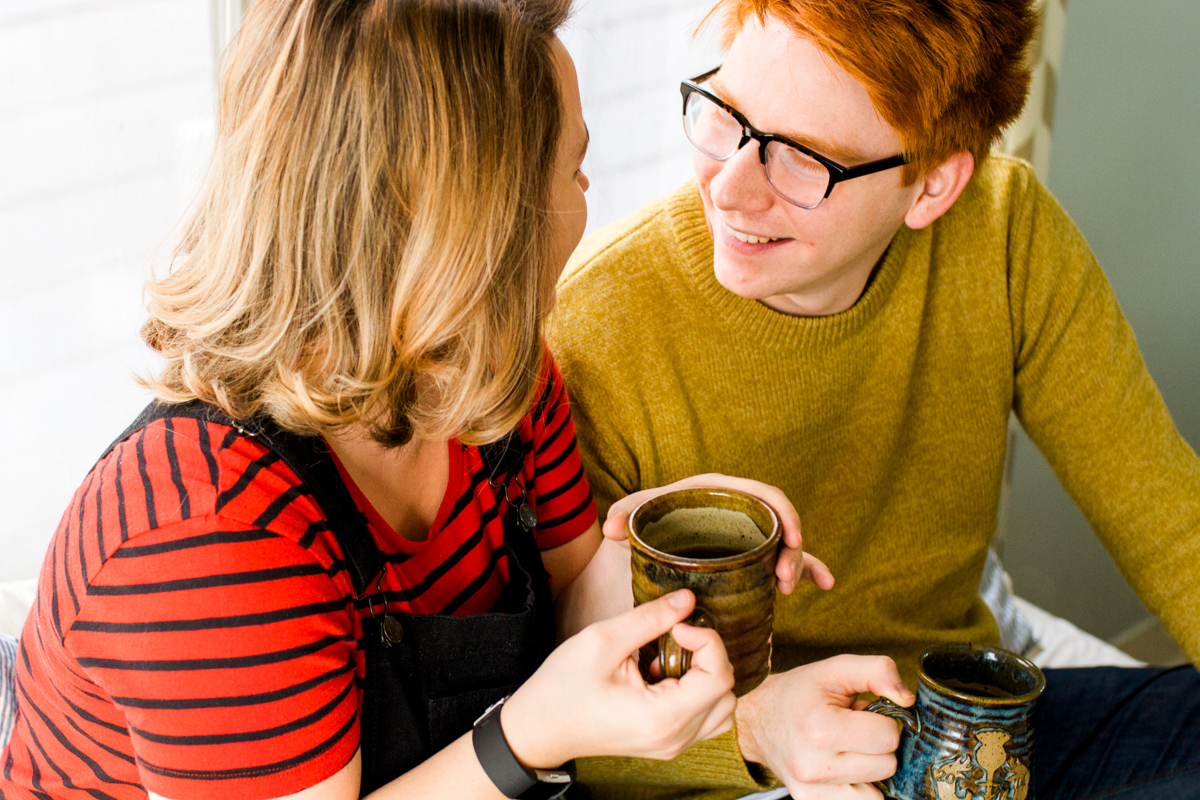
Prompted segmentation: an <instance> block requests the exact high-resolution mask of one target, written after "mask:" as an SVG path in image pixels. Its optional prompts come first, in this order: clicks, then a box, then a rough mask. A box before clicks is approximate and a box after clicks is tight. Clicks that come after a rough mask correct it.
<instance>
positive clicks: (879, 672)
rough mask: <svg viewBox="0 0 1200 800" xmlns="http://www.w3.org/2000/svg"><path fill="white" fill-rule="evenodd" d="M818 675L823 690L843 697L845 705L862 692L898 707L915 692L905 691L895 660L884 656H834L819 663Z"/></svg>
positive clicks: (907, 702) (906, 704)
mask: <svg viewBox="0 0 1200 800" xmlns="http://www.w3.org/2000/svg"><path fill="white" fill-rule="evenodd" d="M820 677H821V678H822V681H821V682H822V683H823V684H824V688H825V690H826V691H829V692H832V693H834V694H837V695H839V696H841V697H843V698H845V699H846V701H847V703H846V705H849V704H850V701H851V700H853V698H855V697H857V696H858V695H859V694H861V693H863V692H871V693H872V694H875V695H878V696H879V697H886V698H888V699H889V700H891V701H893V702H895V703H897V704H898V705H902V706H910V705H912V704H913V702H914V701H915V700H916V695H914V694H913V693H912V692H911V691H909V689H908V687H907V686H905V685H904V680H903V679H902V678H901V677H900V671H899V670H897V669H896V662H895V661H892V659H890V658H888V657H887V656H853V655H843V656H835V657H834V658H830V659H827V660H825V661H823V662H821V670H820Z"/></svg>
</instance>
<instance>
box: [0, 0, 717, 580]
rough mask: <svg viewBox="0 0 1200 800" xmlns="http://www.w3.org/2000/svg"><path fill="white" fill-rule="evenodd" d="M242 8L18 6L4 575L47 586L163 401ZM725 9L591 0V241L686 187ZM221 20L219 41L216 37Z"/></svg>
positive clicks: (4, 133) (5, 321)
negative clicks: (59, 537) (171, 320)
mask: <svg viewBox="0 0 1200 800" xmlns="http://www.w3.org/2000/svg"><path fill="white" fill-rule="evenodd" d="M233 5H234V1H233V0H0V176H3V179H2V180H0V430H2V431H3V439H4V442H5V445H4V453H5V455H6V456H7V457H5V458H3V459H0V506H2V507H3V508H4V509H5V511H6V514H5V520H6V526H7V527H6V528H5V529H4V530H3V531H0V581H4V580H12V579H17V578H25V577H33V576H35V575H36V574H37V572H38V569H39V566H40V564H41V561H42V555H43V553H44V551H45V548H46V544H47V542H48V541H49V538H50V536H51V534H52V533H53V531H54V528H55V526H56V525H57V523H58V520H59V518H60V516H61V515H62V511H63V509H64V508H65V507H66V505H67V503H68V502H69V500H70V498H71V495H72V493H73V492H74V491H75V489H76V487H77V486H78V484H79V482H80V480H81V479H82V478H83V477H84V476H85V475H86V473H87V471H88V469H89V468H90V467H91V465H92V463H93V462H94V460H95V459H96V457H97V456H98V455H99V454H100V453H101V452H102V451H103V449H104V448H105V447H106V446H107V444H108V443H109V442H110V441H111V440H112V439H113V438H114V437H115V436H116V435H117V434H118V433H120V431H121V430H122V429H123V428H124V427H125V425H126V424H127V423H128V421H129V420H131V419H132V418H133V417H134V415H135V414H136V413H137V411H138V410H139V409H140V408H141V407H142V406H143V405H144V404H145V403H146V402H147V400H148V396H147V395H146V393H145V392H144V391H143V390H141V389H140V388H139V387H138V386H137V385H136V384H135V383H134V381H133V379H132V377H131V375H132V373H133V372H134V371H135V370H136V371H146V370H148V369H150V368H151V367H152V366H153V361H152V357H151V355H150V354H149V352H148V351H147V350H146V348H144V347H143V346H142V345H141V343H140V340H139V339H138V336H137V331H138V328H139V326H140V325H141V323H142V320H143V319H144V310H143V307H142V304H141V286H142V284H143V282H144V281H145V280H146V278H147V277H148V276H149V275H150V269H151V266H152V265H157V266H158V267H159V268H162V267H164V266H165V264H166V261H167V258H168V256H169V252H170V239H171V236H172V230H173V228H174V226H175V225H176V223H177V221H178V220H179V218H180V216H181V214H182V212H183V210H184V208H185V206H186V203H187V202H188V200H190V197H189V195H190V192H191V191H193V190H194V188H195V186H196V183H197V180H198V174H199V173H201V172H202V171H203V168H204V166H205V165H206V163H207V154H208V150H209V149H210V148H211V128H212V109H213V97H212V90H213V83H214V65H213V62H214V56H213V53H214V45H213V42H214V38H215V37H217V36H220V35H222V33H221V32H220V31H221V30H223V27H224V26H225V25H226V24H227V23H228V21H229V15H230V14H231V13H233V16H234V17H236V13H235V12H233V11H232V8H233ZM707 8H708V0H699V1H697V0H580V2H578V4H577V9H576V14H575V17H574V19H573V21H572V25H571V27H570V29H569V30H567V31H566V32H564V35H563V39H564V41H565V42H566V43H567V45H568V47H569V49H570V51H571V52H572V54H573V56H574V57H575V60H576V63H577V67H578V70H579V75H580V83H581V93H582V96H583V102H584V112H585V115H586V117H587V120H588V123H589V125H590V127H591V132H592V146H591V150H590V154H589V156H588V160H587V162H586V164H585V170H586V171H587V172H588V174H589V177H590V178H591V180H592V189H591V191H590V192H589V195H588V200H589V203H590V205H591V220H590V224H589V229H595V228H596V227H598V226H599V225H601V224H603V223H606V222H609V221H611V220H613V219H616V218H617V217H619V216H621V215H622V214H625V213H627V212H629V211H632V210H633V209H635V208H636V207H637V206H639V205H641V204H642V203H644V202H646V201H647V200H650V199H652V198H653V197H656V196H658V195H660V194H662V193H664V192H666V191H669V190H670V189H672V188H674V187H675V186H676V185H678V184H679V183H680V182H681V181H683V180H685V179H686V178H687V177H688V175H689V174H690V172H691V167H690V156H689V148H688V146H687V143H686V140H685V139H684V138H683V132H682V129H681V127H680V109H679V94H678V91H677V90H676V87H677V86H678V83H679V80H680V79H681V78H684V77H689V76H691V75H693V74H695V73H697V72H700V71H702V70H704V69H706V68H707V67H709V66H711V65H712V64H713V63H715V62H714V61H713V59H714V58H715V51H713V50H712V49H711V48H709V49H707V50H706V49H705V48H703V47H699V48H696V47H693V46H692V45H691V43H690V33H691V30H692V29H693V28H694V27H695V25H696V23H697V22H698V21H699V20H700V18H701V17H702V16H703V14H704V13H705V12H706V11H707ZM214 24H215V25H216V26H217V28H218V32H217V33H214Z"/></svg>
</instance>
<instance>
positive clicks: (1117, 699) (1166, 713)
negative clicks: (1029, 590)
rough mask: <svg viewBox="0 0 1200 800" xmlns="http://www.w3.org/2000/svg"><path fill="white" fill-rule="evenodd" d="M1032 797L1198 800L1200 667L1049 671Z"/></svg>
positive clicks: (1038, 714)
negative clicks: (1199, 670) (1198, 670)
mask: <svg viewBox="0 0 1200 800" xmlns="http://www.w3.org/2000/svg"><path fill="white" fill-rule="evenodd" d="M1033 729H1034V742H1035V743H1034V748H1033V769H1032V773H1033V774H1032V782H1033V791H1032V792H1030V797H1032V798H1036V800H1088V799H1089V798H1103V799H1104V800H1142V799H1143V798H1145V800H1151V799H1153V800H1200V672H1197V671H1196V669H1195V668H1194V667H1192V666H1191V665H1188V666H1184V667H1171V668H1166V667H1145V668H1141V669H1127V668H1121V667H1089V668H1084V669H1048V670H1046V691H1045V693H1043V694H1042V696H1041V698H1040V699H1038V701H1037V705H1036V706H1035V707H1034V712H1033Z"/></svg>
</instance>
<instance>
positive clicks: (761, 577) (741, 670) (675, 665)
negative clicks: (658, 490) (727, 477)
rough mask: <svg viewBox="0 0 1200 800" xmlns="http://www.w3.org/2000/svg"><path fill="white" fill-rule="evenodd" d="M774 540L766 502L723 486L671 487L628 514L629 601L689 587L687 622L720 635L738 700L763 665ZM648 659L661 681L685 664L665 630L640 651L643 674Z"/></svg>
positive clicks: (776, 530) (766, 662)
mask: <svg viewBox="0 0 1200 800" xmlns="http://www.w3.org/2000/svg"><path fill="white" fill-rule="evenodd" d="M781 537H782V526H781V525H780V524H779V517H778V516H776V514H775V512H774V511H773V510H772V509H771V507H770V506H768V505H767V504H766V503H764V502H763V501H761V500H759V499H758V498H756V497H751V496H750V495H748V494H743V493H742V492H735V491H732V490H728V489H677V490H675V491H671V492H666V493H664V494H660V495H658V496H657V497H654V498H651V499H649V500H647V501H645V502H644V503H642V504H641V505H640V506H638V507H637V508H636V509H634V511H633V513H632V514H630V516H629V543H630V547H631V549H632V555H631V561H632V567H633V599H634V602H635V603H637V604H641V603H646V602H649V601H650V600H654V599H656V598H658V597H661V596H663V595H665V594H669V593H670V592H673V591H675V590H676V589H691V590H692V593H693V594H695V595H696V609H695V611H694V612H693V613H692V616H691V618H690V619H689V620H688V622H689V623H691V624H693V625H698V626H701V627H707V628H714V629H716V631H717V633H719V634H720V635H721V640H722V642H724V644H725V651H726V652H727V653H728V655H729V661H730V663H732V664H733V672H734V680H735V684H734V688H733V692H734V694H736V695H737V696H739V697H741V696H742V695H743V694H745V693H746V692H748V691H750V690H751V689H753V688H754V687H755V686H757V685H758V684H760V683H762V682H763V680H764V679H765V678H766V677H767V673H768V672H770V669H771V630H772V627H773V625H774V620H775V613H774V612H775V560H776V558H777V556H778V554H779V542H780V540H781ZM655 658H658V660H659V666H660V668H661V673H662V676H663V677H664V678H671V677H674V678H678V677H681V676H682V675H683V674H684V673H685V672H687V670H688V668H689V666H690V664H691V653H690V652H689V651H687V650H685V649H683V648H682V647H680V646H679V644H678V643H677V642H676V641H675V639H674V637H673V636H671V634H670V633H669V632H668V633H665V634H663V635H662V636H661V637H659V640H658V641H657V642H653V643H651V644H649V645H647V646H646V647H643V648H642V653H641V662H642V672H643V674H647V675H648V668H649V664H650V662H651V661H653V660H654V659H655Z"/></svg>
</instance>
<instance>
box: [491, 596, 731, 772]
mask: <svg viewBox="0 0 1200 800" xmlns="http://www.w3.org/2000/svg"><path fill="white" fill-rule="evenodd" d="M695 604H696V600H695V597H694V596H693V595H692V593H691V592H689V591H688V590H686V589H681V590H679V591H676V592H672V593H671V594H669V595H666V596H665V597H660V598H659V599H657V600H654V601H652V602H649V603H644V604H642V605H640V606H638V607H637V608H634V609H633V610H632V611H627V612H625V613H624V614H621V615H620V616H617V617H613V618H611V619H608V620H604V621H603V622H598V623H595V624H593V625H590V626H588V627H587V628H585V629H584V630H583V631H581V632H580V633H579V634H577V635H575V636H573V637H571V638H570V639H568V640H567V641H565V642H563V643H562V644H561V645H559V647H558V648H557V649H556V650H555V651H554V652H553V653H551V654H550V657H549V658H547V659H546V662H545V663H544V664H542V666H541V667H540V668H539V669H538V671H537V672H535V673H534V674H533V676H532V677H531V678H530V679H529V680H528V681H526V682H525V683H524V684H523V685H522V686H521V688H520V689H518V690H517V692H516V693H515V694H514V695H513V696H512V698H510V699H509V701H508V702H507V703H505V704H504V708H503V710H502V711H501V723H502V725H503V728H504V734H505V736H506V737H507V738H508V741H509V744H510V746H511V747H512V749H513V752H514V753H515V754H516V755H517V758H518V759H520V760H521V761H522V762H523V763H524V764H525V765H526V766H529V767H532V768H538V769H546V768H550V767H555V766H558V765H559V764H562V763H563V762H565V761H568V760H569V759H572V758H576V757H579V756H593V755H619V756H638V757H642V758H658V759H667V758H674V757H675V756H677V755H678V754H679V753H681V752H683V751H684V750H686V749H687V748H688V747H690V746H691V745H693V744H695V743H696V742H699V741H702V740H704V739H708V738H710V737H712V736H716V735H718V734H721V733H724V732H725V731H728V730H729V729H730V728H731V727H732V726H733V709H734V705H735V703H736V701H735V699H734V696H733V692H732V689H733V667H732V666H731V665H730V663H729V659H728V657H727V656H726V655H725V647H724V645H722V644H721V639H720V637H719V636H718V635H717V633H716V631H713V630H708V629H705V628H694V627H692V626H690V625H686V624H682V620H684V619H686V618H687V617H688V615H689V614H690V613H691V611H692V608H693V607H694V606H695ZM667 631H671V632H672V633H673V635H674V636H675V638H676V639H677V640H678V641H679V643H680V644H681V645H683V646H684V647H686V648H688V649H689V650H691V651H692V653H693V655H692V667H691V669H690V670H689V671H688V672H687V674H686V675H684V676H683V677H682V678H679V679H674V678H668V679H666V680H663V681H660V682H658V683H655V684H652V685H647V684H646V682H645V681H643V680H642V676H641V673H640V672H639V671H638V662H637V651H638V648H640V647H641V646H642V645H643V644H646V643H647V642H651V641H654V640H655V639H657V638H658V637H659V636H660V635H661V634H663V633H665V632H667Z"/></svg>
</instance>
